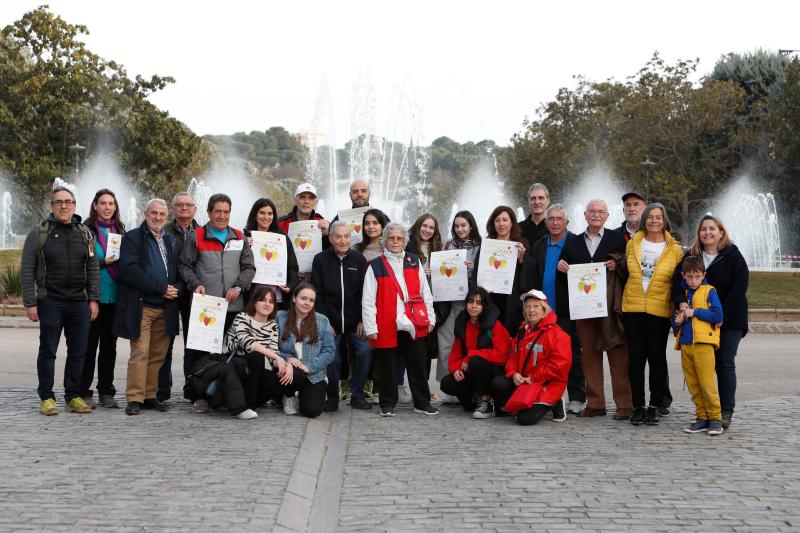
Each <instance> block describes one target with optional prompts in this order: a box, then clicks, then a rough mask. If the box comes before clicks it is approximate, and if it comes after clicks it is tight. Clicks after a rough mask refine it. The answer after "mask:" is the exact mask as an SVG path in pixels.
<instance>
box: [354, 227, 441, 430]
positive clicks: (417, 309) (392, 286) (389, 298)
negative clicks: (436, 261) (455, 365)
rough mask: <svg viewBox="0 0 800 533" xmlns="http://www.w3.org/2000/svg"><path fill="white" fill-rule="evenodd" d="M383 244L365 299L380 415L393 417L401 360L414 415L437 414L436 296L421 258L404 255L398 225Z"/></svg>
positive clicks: (364, 314) (371, 270) (366, 329)
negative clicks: (432, 378)
mask: <svg viewBox="0 0 800 533" xmlns="http://www.w3.org/2000/svg"><path fill="white" fill-rule="evenodd" d="M383 243H384V252H383V255H382V256H380V257H376V258H375V259H373V260H372V261H370V263H369V267H368V268H367V274H366V276H365V278H364V294H363V296H362V299H361V313H362V320H363V322H364V333H366V335H367V337H368V338H369V339H370V345H371V346H372V348H373V360H374V361H375V381H376V383H377V385H378V393H379V395H380V402H379V404H380V407H381V416H387V417H391V416H394V412H395V406H396V405H397V376H396V369H395V367H396V364H397V358H398V357H402V358H403V359H404V360H405V363H406V371H407V372H408V381H409V384H410V386H411V396H412V398H413V402H414V412H415V413H418V414H424V415H437V414H439V411H438V410H437V409H436V408H435V407H433V406H432V405H431V395H430V388H429V387H428V374H427V369H428V365H427V363H428V361H427V355H426V354H427V344H426V343H425V337H426V336H427V335H428V334H429V333H430V332H431V331H433V328H434V325H435V322H436V316H435V315H434V312H433V295H432V294H431V290H430V288H429V287H428V280H427V278H426V277H425V270H424V269H423V268H422V264H421V263H420V261H419V258H417V256H415V255H414V254H412V253H407V252H405V247H406V244H408V234H407V232H406V230H405V228H404V227H403V226H402V225H401V224H398V223H396V222H390V223H389V224H387V225H386V227H385V228H384V229H383ZM406 302H409V304H408V305H407V304H406Z"/></svg>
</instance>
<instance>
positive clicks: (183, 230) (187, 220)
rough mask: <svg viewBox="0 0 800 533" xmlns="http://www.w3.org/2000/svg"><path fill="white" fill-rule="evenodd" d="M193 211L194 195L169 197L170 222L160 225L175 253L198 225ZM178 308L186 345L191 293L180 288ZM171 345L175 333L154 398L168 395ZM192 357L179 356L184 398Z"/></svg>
mask: <svg viewBox="0 0 800 533" xmlns="http://www.w3.org/2000/svg"><path fill="white" fill-rule="evenodd" d="M196 212H197V204H196V203H195V200H194V196H192V195H191V194H189V193H188V192H179V193H178V194H176V195H175V196H173V197H172V222H170V223H169V224H167V226H166V227H165V228H164V229H166V230H167V233H169V234H170V235H172V237H173V238H174V239H175V241H176V242H177V243H178V257H180V251H181V250H182V249H183V243H185V242H186V238H187V237H188V236H189V233H190V232H191V231H193V230H195V229H197V228H198V227H200V225H199V224H198V223H197V221H196V220H195V219H194V215H195V213H196ZM180 305H181V307H180V311H181V324H182V325H183V345H184V347H185V346H186V336H187V335H188V334H189V310H190V309H191V307H192V293H191V292H189V291H183V294H181V297H180ZM174 345H175V337H172V338H171V339H170V340H169V348H168V349H167V356H166V357H165V358H164V364H163V365H161V370H160V371H159V372H158V395H157V398H158V401H160V402H166V401H167V400H169V398H170V396H172V348H173V346H174ZM193 364H194V361H193V360H192V358H191V357H190V356H187V355H186V354H184V356H183V376H184V386H183V397H184V398H186V399H187V400H191V401H194V399H195V393H194V390H193V389H192V387H191V386H190V385H189V383H188V376H189V374H190V373H191V371H192V365H193Z"/></svg>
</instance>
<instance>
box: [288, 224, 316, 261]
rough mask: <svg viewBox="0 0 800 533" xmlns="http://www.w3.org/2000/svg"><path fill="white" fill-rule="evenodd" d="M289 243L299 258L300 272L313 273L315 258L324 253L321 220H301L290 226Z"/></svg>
mask: <svg viewBox="0 0 800 533" xmlns="http://www.w3.org/2000/svg"><path fill="white" fill-rule="evenodd" d="M287 233H288V235H289V242H291V243H292V246H293V247H294V254H295V255H296V256H297V266H298V269H299V270H300V272H311V264H312V263H313V261H314V256H315V255H317V254H318V253H320V252H321V251H322V230H320V229H319V220H301V221H298V222H292V223H291V224H289V231H288V232H287Z"/></svg>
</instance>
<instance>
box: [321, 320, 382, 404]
mask: <svg viewBox="0 0 800 533" xmlns="http://www.w3.org/2000/svg"><path fill="white" fill-rule="evenodd" d="M345 337H347V338H348V339H350V345H351V346H352V347H353V350H355V352H356V353H355V354H354V358H353V359H354V360H355V361H354V367H353V368H351V369H350V390H351V391H352V395H353V398H363V397H364V384H365V383H366V382H367V377H369V367H370V364H371V362H372V348H370V346H369V341H368V340H367V339H361V338H359V337H358V335H356V333H355V331H352V332H350V333H344V334H342V335H334V336H333V342H334V344H335V345H336V355H335V356H334V358H333V362H332V363H331V364H329V365H328V401H329V402H333V403H339V375H340V373H341V370H342V351H343V349H344V346H345V343H342V340H343V339H344V338H345Z"/></svg>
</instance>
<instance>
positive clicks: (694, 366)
mask: <svg viewBox="0 0 800 533" xmlns="http://www.w3.org/2000/svg"><path fill="white" fill-rule="evenodd" d="M681 273H682V275H683V284H682V286H683V289H684V291H686V301H687V302H688V306H687V307H683V306H681V309H680V310H679V311H678V312H677V313H676V314H675V317H674V318H673V319H672V328H673V330H674V332H675V349H676V350H680V351H681V365H682V366H683V376H684V379H686V386H687V387H688V388H689V392H690V393H691V395H692V401H693V402H694V405H695V411H696V413H697V420H695V421H694V422H693V423H692V424H690V425H689V426H687V427H686V432H688V433H700V432H703V431H707V432H708V434H709V435H719V434H721V433H722V412H721V411H720V405H719V392H718V391H717V376H716V374H715V373H714V350H715V349H717V348H719V328H718V327H717V326H716V325H717V324H719V323H720V322H722V304H721V303H720V301H719V296H717V291H716V290H715V289H714V287H712V286H711V285H709V284H708V283H707V282H706V280H705V274H706V272H705V266H704V265H703V258H702V257H695V256H689V257H687V258H686V259H685V260H684V261H683V267H682V268H681Z"/></svg>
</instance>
